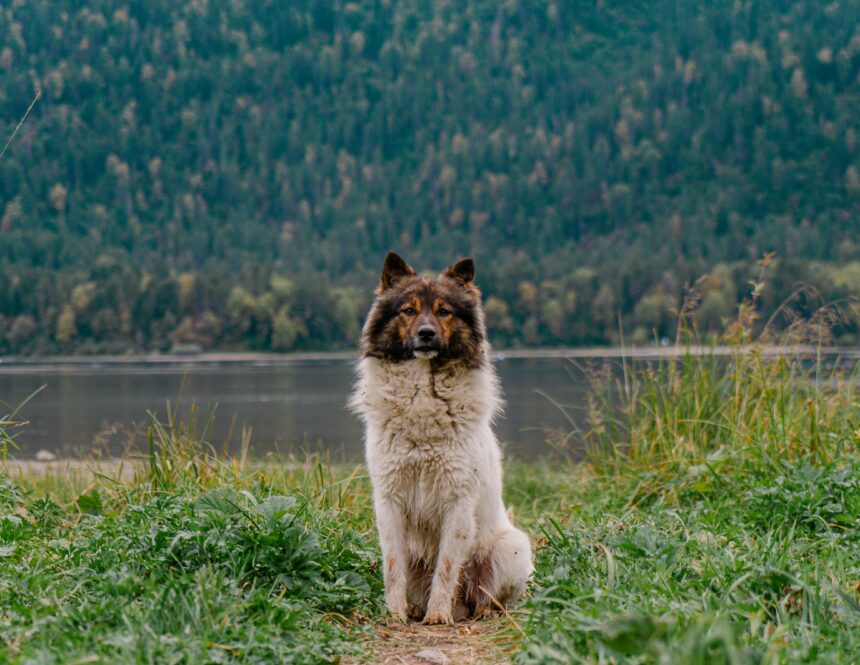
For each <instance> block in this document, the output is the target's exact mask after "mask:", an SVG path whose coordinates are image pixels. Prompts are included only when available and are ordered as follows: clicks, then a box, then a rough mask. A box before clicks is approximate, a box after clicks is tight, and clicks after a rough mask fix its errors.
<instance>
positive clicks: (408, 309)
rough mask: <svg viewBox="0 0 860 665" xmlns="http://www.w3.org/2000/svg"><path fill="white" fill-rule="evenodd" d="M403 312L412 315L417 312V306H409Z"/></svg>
mask: <svg viewBox="0 0 860 665" xmlns="http://www.w3.org/2000/svg"><path fill="white" fill-rule="evenodd" d="M403 313H404V314H405V315H406V316H412V315H413V314H415V308H414V307H407V308H406V309H404V310H403Z"/></svg>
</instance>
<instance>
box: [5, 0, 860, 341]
mask: <svg viewBox="0 0 860 665" xmlns="http://www.w3.org/2000/svg"><path fill="white" fill-rule="evenodd" d="M36 90H41V91H42V92H43V97H42V98H41V99H40V100H39V103H38V104H37V105H36V107H35V108H34V110H33V112H32V114H31V116H30V117H29V118H28V120H27V122H26V123H25V124H24V125H23V127H22V129H21V131H20V133H19V135H18V136H17V138H16V140H15V142H14V143H13V144H12V146H11V147H10V149H9V151H8V152H7V154H6V156H5V157H4V158H3V159H2V160H0V353H65V352H72V351H74V352H126V351H142V350H159V349H166V348H169V347H170V346H171V345H173V344H178V343H183V342H197V343H199V344H201V345H203V346H204V347H206V348H221V349H277V350H291V349H307V348H342V347H346V346H349V345H352V344H354V342H355V338H356V337H357V334H358V330H359V326H360V320H361V317H362V315H363V313H364V311H365V308H366V307H367V305H368V303H369V298H370V296H371V291H372V288H373V286H374V284H375V282H376V279H377V271H378V268H379V267H380V264H381V261H382V257H383V256H384V253H385V252H386V251H387V250H389V249H395V250H397V251H398V252H400V253H401V254H402V255H404V256H405V257H406V258H407V259H408V260H410V262H411V263H413V265H415V266H416V267H418V268H435V269H439V268H442V267H443V266H444V265H447V264H448V263H450V262H451V261H452V260H453V259H454V258H456V257H457V256H462V255H467V254H471V255H473V256H474V257H475V258H476V261H477V264H478V271H479V276H478V282H479V284H480V285H481V287H482V289H483V292H484V294H485V296H486V298H487V300H486V304H487V309H488V318H489V321H490V324H491V329H492V333H493V339H494V341H496V342H497V343H499V344H502V345H542V344H581V343H610V342H613V341H616V340H617V338H618V335H619V333H620V330H621V329H626V330H627V332H628V334H630V335H631V336H632V337H633V339H634V340H636V341H647V339H648V338H653V336H655V335H656V336H658V337H662V336H664V335H667V336H671V334H672V330H673V326H674V314H673V313H672V312H673V311H675V310H677V309H678V308H679V307H680V306H681V305H680V303H681V301H682V298H683V293H684V285H685V284H694V283H696V284H697V285H698V286H697V290H698V296H697V297H698V298H699V299H700V301H701V302H700V305H699V307H698V309H697V314H696V320H697V322H698V325H699V326H700V328H701V329H702V330H703V331H712V330H717V329H719V328H720V322H721V320H722V319H723V318H724V317H726V316H729V315H730V314H731V313H732V311H733V309H734V308H735V307H736V305H737V303H738V301H739V299H740V298H741V297H742V296H743V294H744V293H745V292H746V291H747V290H748V285H747V280H748V279H750V278H752V277H753V276H754V275H755V267H754V262H755V261H756V260H757V259H758V258H759V257H761V256H762V255H763V254H765V253H767V252H775V253H776V255H777V257H778V258H777V265H776V269H775V270H774V271H773V276H772V277H771V281H769V283H768V286H767V288H766V290H765V292H764V295H763V297H762V300H761V303H762V307H763V308H764V309H765V310H766V311H765V313H766V314H767V313H770V312H773V311H775V309H776V307H777V306H778V305H779V304H780V303H781V302H782V301H783V300H784V299H785V298H787V297H789V295H790V294H791V293H792V292H794V291H795V290H796V288H797V286H798V284H800V283H804V284H809V285H812V286H814V287H815V288H816V289H817V290H818V292H819V293H820V297H821V299H823V300H825V301H827V300H841V299H844V298H846V297H848V296H850V295H852V294H854V293H856V290H857V286H858V284H860V233H858V232H860V223H858V216H860V137H858V130H860V0H835V1H834V2H829V3H822V2H816V1H813V0H797V1H792V0H770V1H766V2H759V1H753V0H733V1H731V2H729V1H727V0H683V1H682V0H635V1H633V0H599V1H597V2H594V1H593V0H589V1H588V2H583V1H579V0H575V1H572V2H554V1H550V0H530V1H529V2H525V1H523V0H492V1H490V0H457V1H456V2H454V1H450V0H438V1H435V2H405V1H400V0H358V1H356V2H345V3H332V2H326V1H325V0H314V1H312V2H308V3H283V2H276V1H274V0H255V1H254V2H248V1H245V0H229V2H223V3H216V2H209V1H208V0H191V1H190V2H183V3H175V2H169V1H168V0H95V1H93V2H86V3H84V2H70V3H65V4H64V5H63V6H62V7H58V6H57V5H56V3H51V2H48V1H47V0H30V1H28V2H20V1H18V2H11V3H6V4H5V6H4V7H2V8H0V136H3V137H4V141H5V137H8V136H9V135H11V133H12V131H13V129H14V127H15V125H16V124H17V123H18V120H19V119H20V118H21V116H22V114H23V113H24V111H25V110H26V109H27V107H28V106H29V104H30V102H31V101H32V99H33V96H34V94H35V91H36ZM810 294H811V291H810V292H806V294H805V295H804V296H803V297H802V298H801V299H800V301H799V305H798V307H800V308H813V307H814V306H816V298H817V296H816V297H811V296H810ZM846 312H847V315H846V318H845V319H844V320H842V321H840V322H839V323H838V326H837V332H838V333H839V334H841V335H843V336H844V337H845V339H852V338H856V337H857V330H858V320H860V316H858V314H857V312H856V311H854V310H852V308H851V306H850V305H849V306H847V307H846ZM619 321H620V322H621V323H620V326H619Z"/></svg>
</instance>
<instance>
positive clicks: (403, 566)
mask: <svg viewBox="0 0 860 665" xmlns="http://www.w3.org/2000/svg"><path fill="white" fill-rule="evenodd" d="M376 524H377V528H378V530H379V545H380V546H381V547H382V559H383V562H384V566H383V578H384V580H385V604H386V605H387V606H388V609H389V610H391V612H392V613H393V614H395V615H396V616H397V617H399V618H400V619H401V620H402V621H406V609H407V604H406V581H407V574H408V569H409V550H408V549H407V547H406V520H405V519H404V516H403V510H402V509H401V508H400V506H398V505H397V504H396V503H394V502H392V501H390V500H387V499H384V498H383V499H380V500H379V501H377V503H376Z"/></svg>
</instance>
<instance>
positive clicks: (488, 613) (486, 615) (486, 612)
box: [475, 605, 499, 619]
mask: <svg viewBox="0 0 860 665" xmlns="http://www.w3.org/2000/svg"><path fill="white" fill-rule="evenodd" d="M497 616H499V610H495V609H493V608H492V607H489V606H486V605H485V606H484V607H479V608H477V609H476V610H475V618H476V619H495V618H496V617H497Z"/></svg>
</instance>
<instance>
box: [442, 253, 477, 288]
mask: <svg viewBox="0 0 860 665" xmlns="http://www.w3.org/2000/svg"><path fill="white" fill-rule="evenodd" d="M442 274H443V275H444V276H445V277H448V278H449V279H453V280H454V281H455V282H459V283H460V284H462V285H463V286H465V287H466V288H474V285H473V282H474V281H475V262H474V261H473V260H472V259H471V258H466V259H460V260H459V261H457V262H455V263H454V264H453V265H452V266H450V267H448V268H447V269H446V270H445V272H443V273H442Z"/></svg>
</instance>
